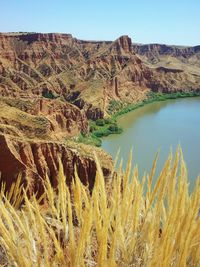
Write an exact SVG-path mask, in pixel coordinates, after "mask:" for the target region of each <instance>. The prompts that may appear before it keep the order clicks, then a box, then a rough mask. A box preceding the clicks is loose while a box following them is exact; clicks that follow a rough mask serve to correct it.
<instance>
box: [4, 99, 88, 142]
mask: <svg viewBox="0 0 200 267" xmlns="http://www.w3.org/2000/svg"><path fill="white" fill-rule="evenodd" d="M0 103H1V105H0V125H2V124H3V125H11V126H12V127H14V128H15V129H16V131H20V132H21V135H22V136H25V137H27V138H33V139H35V138H38V139H44V138H45V139H51V140H60V139H62V138H67V137H72V136H73V137H74V136H78V135H79V134H80V133H81V132H82V133H87V132H88V131H89V129H88V121H87V118H86V115H85V112H84V111H81V110H80V109H79V108H77V107H76V106H74V105H72V104H70V103H68V102H64V101H60V100H56V99H55V100H50V99H45V98H35V99H29V98H27V99H15V98H7V97H1V98H0ZM2 128H3V126H2Z"/></svg>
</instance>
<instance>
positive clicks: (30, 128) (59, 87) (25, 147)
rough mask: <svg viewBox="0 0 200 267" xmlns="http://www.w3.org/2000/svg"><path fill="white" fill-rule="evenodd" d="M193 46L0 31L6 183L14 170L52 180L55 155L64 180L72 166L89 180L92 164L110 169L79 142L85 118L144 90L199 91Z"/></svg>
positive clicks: (0, 160)
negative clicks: (92, 39)
mask: <svg viewBox="0 0 200 267" xmlns="http://www.w3.org/2000/svg"><path fill="white" fill-rule="evenodd" d="M199 59H200V46H195V47H182V46H170V45H163V44H148V45H143V44H135V43H133V42H132V40H131V38H129V37H128V36H126V35H124V36H121V37H119V38H118V39H117V40H115V41H84V40H79V39H77V38H74V37H73V36H72V35H71V34H57V33H49V34H42V33H1V34H0V148H1V149H0V172H1V177H2V180H3V181H5V182H6V184H7V186H8V187H10V186H11V184H12V182H13V181H15V180H16V179H17V176H18V174H19V173H21V174H22V176H23V179H24V181H25V183H27V184H30V191H34V192H36V191H37V192H42V180H43V179H45V177H46V176H47V175H48V176H49V178H50V180H51V182H52V184H53V185H55V186H56V177H57V175H58V169H59V159H61V162H62V164H63V167H64V173H65V175H66V177H67V181H68V182H69V183H70V181H71V180H72V177H73V174H74V170H75V166H76V168H77V172H78V175H79V177H80V179H81V181H83V183H84V184H87V183H88V184H89V186H90V188H91V189H92V186H93V184H94V179H95V172H96V164H95V160H94V154H95V153H96V154H97V157H98V158H99V159H100V161H101V166H102V168H103V173H104V175H105V177H107V178H109V176H110V175H111V174H112V168H113V167H112V166H113V163H112V158H111V156H109V155H107V154H106V153H105V152H104V151H103V150H102V149H99V148H95V147H91V146H89V145H84V144H80V143H78V142H77V138H78V136H79V135H80V134H83V135H87V134H88V133H89V131H90V129H89V120H97V119H101V118H108V117H109V116H110V106H111V103H112V101H113V100H114V101H115V102H116V103H122V104H123V105H128V104H130V103H138V102H139V101H142V100H145V99H147V98H148V94H149V93H150V92H162V93H171V92H173V93H174V92H199V91H200V63H199V62H200V60H199Z"/></svg>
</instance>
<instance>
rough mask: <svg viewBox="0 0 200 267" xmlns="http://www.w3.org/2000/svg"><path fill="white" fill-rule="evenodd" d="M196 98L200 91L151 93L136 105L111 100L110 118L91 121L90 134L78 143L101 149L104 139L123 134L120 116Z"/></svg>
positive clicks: (80, 137) (82, 137) (82, 135)
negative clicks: (154, 103) (152, 104)
mask: <svg viewBox="0 0 200 267" xmlns="http://www.w3.org/2000/svg"><path fill="white" fill-rule="evenodd" d="M196 96H200V91H195V92H193V91H188V92H175V93H160V92H157V93H155V92H150V93H149V94H148V95H147V99H145V100H143V101H141V102H138V103H134V104H127V103H123V102H121V101H116V100H111V101H110V105H109V108H108V109H109V115H110V117H109V118H105V119H98V120H96V121H90V122H89V127H90V132H89V134H80V136H79V137H78V142H81V143H85V144H90V145H95V146H99V147H100V146H101V138H102V137H104V136H108V135H110V134H120V133H122V132H123V129H122V128H121V127H119V125H118V124H117V118H118V117H119V116H121V115H123V114H126V113H128V112H130V111H133V110H135V109H138V108H140V107H143V106H144V105H146V104H150V103H153V102H158V101H165V100H169V99H178V98H185V97H196Z"/></svg>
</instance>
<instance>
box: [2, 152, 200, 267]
mask: <svg viewBox="0 0 200 267" xmlns="http://www.w3.org/2000/svg"><path fill="white" fill-rule="evenodd" d="M156 160H157V159H155V161H154V163H153V167H152V171H151V173H150V175H149V176H147V177H146V176H144V177H143V178H142V180H141V179H139V178H138V170H137V167H135V168H134V169H133V171H132V168H131V164H130V162H131V157H130V160H129V162H128V164H127V169H126V171H125V173H123V172H122V169H121V168H120V167H119V169H118V171H117V172H116V174H115V175H114V176H113V179H112V180H110V182H109V184H105V180H104V177H103V174H102V171H101V167H100V164H99V162H98V160H97V166H98V171H97V174H96V181H95V186H94V189H93V192H92V194H90V193H89V192H88V189H87V188H86V187H85V186H83V185H82V184H81V182H80V180H79V178H78V177H77V175H75V179H74V182H73V184H72V187H71V188H70V190H69V189H68V187H67V186H66V181H65V177H64V175H63V170H62V167H61V168H60V172H59V186H58V189H57V190H56V191H55V190H54V189H53V188H52V187H51V184H50V182H49V180H48V179H47V180H46V182H45V188H46V190H45V194H44V195H43V196H42V197H41V198H40V199H39V200H38V199H36V197H35V196H33V197H31V198H28V197H27V194H26V191H25V190H24V189H23V188H22V187H20V178H19V180H18V182H17V183H16V184H15V185H13V187H12V189H11V191H10V192H9V193H7V194H5V192H4V189H2V190H1V199H0V251H1V253H0V262H1V266H20V267H29V266H34V267H35V266H45V267H46V266H71V267H79V266H80V267H82V266H88V267H90V266H91V267H92V266H102V267H114V266H120V267H121V266H122V267H123V266H148V267H159V266H162V267H168V266H179V267H184V266H200V234H199V230H200V218H199V207H200V183H199V179H197V182H196V186H195V188H194V190H193V192H192V193H191V194H189V192H188V180H187V170H186V167H185V163H184V160H183V157H182V152H181V150H180V149H178V150H177V152H176V155H175V157H174V158H173V157H172V155H171V154H170V155H169V158H168V159H167V161H166V163H165V165H164V167H163V170H162V172H161V174H160V176H159V177H158V179H157V181H156V183H155V185H153V183H152V181H153V177H154V172H155V168H156Z"/></svg>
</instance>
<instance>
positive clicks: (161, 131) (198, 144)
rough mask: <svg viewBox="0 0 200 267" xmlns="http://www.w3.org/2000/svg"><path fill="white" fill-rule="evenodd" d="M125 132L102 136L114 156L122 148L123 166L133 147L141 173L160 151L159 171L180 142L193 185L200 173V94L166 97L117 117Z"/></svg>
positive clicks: (134, 158)
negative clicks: (177, 97)
mask: <svg viewBox="0 0 200 267" xmlns="http://www.w3.org/2000/svg"><path fill="white" fill-rule="evenodd" d="M118 123H119V125H120V126H121V127H122V128H123V130H124V131H123V133H122V134H119V135H110V136H108V137H106V138H103V140H102V148H103V149H105V150H106V151H107V152H108V153H110V154H111V155H112V156H113V158H115V156H116V153H117V151H118V149H119V148H120V158H123V160H124V167H125V165H126V163H127V159H128V155H129V152H130V150H131V149H133V164H134V165H135V164H137V165H138V167H139V174H140V176H142V175H143V173H144V172H145V171H147V172H149V171H150V169H151V166H152V162H153V159H154V157H155V154H156V152H157V151H159V152H160V153H159V161H158V166H157V173H156V175H158V174H159V172H160V170H161V167H162V166H163V163H164V162H165V160H166V159H167V156H168V154H169V151H170V148H172V151H173V152H174V151H175V150H176V148H177V146H178V144H180V145H181V147H182V149H183V154H184V159H185V161H186V165H187V167H188V174H189V181H190V184H191V187H193V184H194V181H195V178H196V177H197V175H199V174H200V97H192V98H182V99H175V100H166V101H163V102H155V103H151V104H147V105H145V106H144V107H141V108H139V109H136V110H134V111H132V112H130V113H127V114H125V115H123V116H121V117H120V118H119V119H118Z"/></svg>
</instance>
